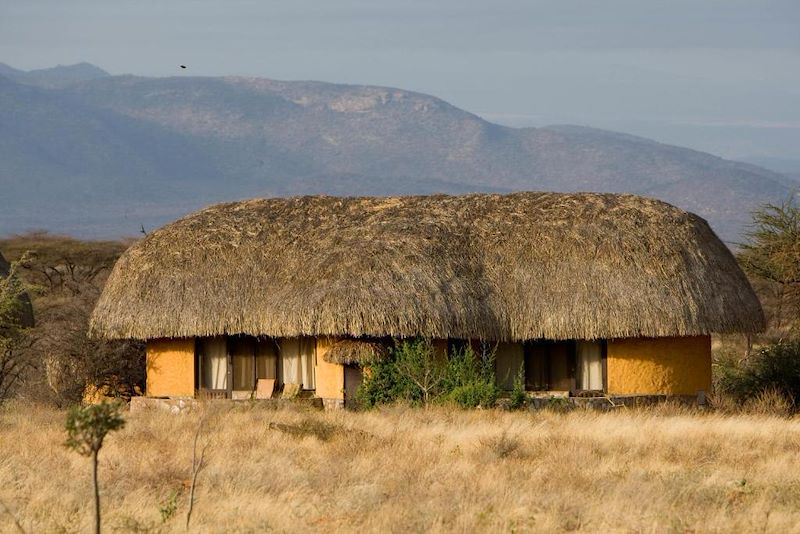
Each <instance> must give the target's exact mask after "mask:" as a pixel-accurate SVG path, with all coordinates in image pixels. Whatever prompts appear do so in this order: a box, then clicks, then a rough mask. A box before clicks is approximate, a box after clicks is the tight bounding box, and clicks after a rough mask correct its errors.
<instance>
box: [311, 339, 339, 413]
mask: <svg viewBox="0 0 800 534" xmlns="http://www.w3.org/2000/svg"><path fill="white" fill-rule="evenodd" d="M336 341H337V340H336V339H335V338H325V337H321V338H317V366H316V380H317V391H316V395H317V397H320V398H322V399H337V400H343V399H344V366H343V365H341V364H338V363H329V362H326V361H325V359H324V356H325V353H326V352H327V351H328V349H329V348H330V347H331V346H332V345H333V344H334V343H335V342H336Z"/></svg>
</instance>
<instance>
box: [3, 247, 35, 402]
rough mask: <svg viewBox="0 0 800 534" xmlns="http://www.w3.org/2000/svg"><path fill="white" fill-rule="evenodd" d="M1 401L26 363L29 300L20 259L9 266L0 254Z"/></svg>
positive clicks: (25, 366)
mask: <svg viewBox="0 0 800 534" xmlns="http://www.w3.org/2000/svg"><path fill="white" fill-rule="evenodd" d="M0 263H2V265H0V401H2V400H3V399H5V398H7V397H8V395H9V392H10V390H11V388H12V387H13V386H14V384H15V383H16V382H17V381H18V380H19V378H20V376H21V375H22V373H23V372H24V371H25V369H26V368H27V367H28V366H29V363H30V362H29V361H28V358H27V357H26V355H25V350H24V349H25V342H26V340H27V337H28V330H29V328H28V327H29V324H30V323H31V322H32V320H31V319H30V317H29V315H30V310H29V307H30V301H29V300H28V298H27V294H26V289H27V288H26V286H25V284H24V283H23V282H22V281H21V280H20V278H19V277H18V276H17V268H18V266H19V262H14V263H12V264H11V265H10V266H8V265H7V264H6V263H5V261H4V260H3V258H2V256H0Z"/></svg>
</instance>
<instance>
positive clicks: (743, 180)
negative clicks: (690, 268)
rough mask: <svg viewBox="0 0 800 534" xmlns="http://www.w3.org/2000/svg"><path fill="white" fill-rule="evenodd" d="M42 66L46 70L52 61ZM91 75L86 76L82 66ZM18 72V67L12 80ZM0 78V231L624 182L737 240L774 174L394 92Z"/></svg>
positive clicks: (89, 228)
mask: <svg viewBox="0 0 800 534" xmlns="http://www.w3.org/2000/svg"><path fill="white" fill-rule="evenodd" d="M48 70H49V69H48ZM87 72H88V71H87ZM15 79H16V80H18V81H19V80H20V77H19V75H15ZM58 85H59V87H58V88H57V89H56V88H53V86H52V85H51V86H50V88H42V87H32V86H30V85H23V84H21V83H18V82H14V81H12V80H10V79H5V80H0V161H4V162H6V161H8V162H11V164H10V165H7V164H5V165H3V166H2V168H0V186H2V188H3V189H2V190H3V191H4V192H5V191H10V195H5V194H4V195H3V197H2V198H0V234H2V233H8V232H13V231H20V230H23V229H25V228H29V227H44V228H49V229H52V230H54V231H61V232H77V233H81V234H85V235H119V234H132V233H135V232H136V231H137V230H138V229H139V225H140V224H145V225H146V226H147V227H152V226H155V225H157V224H161V223H162V222H166V221H167V220H170V219H172V218H175V217H176V216H178V215H179V214H181V213H183V212H185V211H186V210H189V209H192V208H195V207H198V206H201V205H204V204H206V203H209V202H212V201H216V200H225V199H231V198H240V197H248V196H255V195H290V194H306V193H330V194H339V195H358V194H406V193H432V192H452V193H458V192H466V191H500V192H503V191H511V190H520V189H527V190H555V191H627V192H633V193H639V194H644V195H649V196H654V197H657V198H662V199H664V200H666V201H668V202H672V203H674V204H676V205H678V206H681V207H683V208H686V209H689V210H691V211H694V212H696V213H699V214H701V215H703V216H704V217H706V218H707V219H709V221H710V222H711V223H712V225H713V226H714V227H715V228H716V229H717V231H718V232H719V233H720V234H721V235H722V236H723V238H726V239H728V240H736V239H737V238H738V235H739V234H740V231H741V227H742V225H743V223H745V222H746V221H747V220H748V217H749V213H748V212H749V210H750V209H752V208H753V207H755V206H756V205H757V204H759V203H761V202H765V201H776V200H778V199H781V198H785V196H786V195H787V194H788V192H789V190H790V187H791V185H790V184H791V182H789V180H788V179H787V178H785V177H783V176H781V175H780V174H777V173H774V172H771V171H767V170H766V169H763V168H760V167H757V166H754V165H750V164H744V163H736V162H732V161H727V160H724V159H721V158H718V157H715V156H712V155H710V154H706V153H702V152H696V151H693V150H689V149H685V148H679V147H675V146H669V145H663V144H660V143H656V142H654V141H650V140H647V139H643V138H639V137H634V136H630V135H625V134H619V133H615V132H608V131H602V130H595V129H591V128H584V127H578V126H551V127H546V128H510V127H504V126H499V125H496V124H493V123H490V122H487V121H485V120H483V119H481V118H479V117H477V116H475V115H473V114H471V113H468V112H466V111H463V110H461V109H458V108H456V107H453V106H451V105H450V104H448V103H446V102H444V101H442V100H440V99H437V98H435V97H432V96H428V95H424V94H419V93H414V92H410V91H403V90H400V89H393V88H385V87H370V86H350V85H335V84H328V83H320V82H281V81H274V80H267V79H253V78H233V77H231V78H192V77H179V78H141V77H134V76H100V77H96V78H92V79H86V80H82V81H73V82H70V83H60V84H58Z"/></svg>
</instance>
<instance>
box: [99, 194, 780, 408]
mask: <svg viewBox="0 0 800 534" xmlns="http://www.w3.org/2000/svg"><path fill="white" fill-rule="evenodd" d="M763 327H764V317H763V313H762V310H761V307H760V305H759V302H758V299H757V298H756V296H755V294H754V293H753V290H752V288H751V287H750V285H749V283H748V281H747V279H746V277H745V276H744V274H743V273H742V271H741V270H740V269H739V267H738V265H737V264H736V261H735V259H734V257H733V255H732V254H731V252H730V251H729V250H728V248H727V247H726V246H725V245H724V244H723V243H722V242H721V241H720V240H719V238H717V236H716V235H715V234H714V233H713V231H712V230H711V229H710V228H709V226H708V224H707V223H706V222H705V221H704V220H703V219H701V218H700V217H698V216H696V215H693V214H691V213H687V212H684V211H682V210H680V209H677V208H675V207H673V206H671V205H669V204H665V203H663V202H659V201H656V200H651V199H647V198H642V197H637V196H632V195H620V194H589V193H575V194H561V193H514V194H509V195H489V194H471V195H463V196H445V195H434V196H416V197H389V198H366V197H365V198H336V197H325V196H317V197H296V198H283V199H259V200H248V201H243V202H236V203H228V204H220V205H215V206H211V207H209V208H206V209H204V210H201V211H199V212H196V213H193V214H190V215H188V216H186V217H184V218H182V219H180V220H178V221H176V222H174V223H171V224H168V225H166V226H164V227H163V228H161V229H159V230H157V231H155V232H153V233H152V234H150V235H148V236H147V237H146V238H145V239H143V240H141V241H140V242H138V243H136V244H135V245H133V246H132V247H131V248H130V249H129V250H128V251H127V252H125V254H124V255H123V256H122V257H121V258H120V259H119V261H118V262H117V265H116V266H115V268H114V270H113V272H112V274H111V276H110V278H109V280H108V283H107V285H106V287H105V290H104V291H103V294H102V296H101V297H100V300H99V302H98V304H97V307H96V308H95V310H94V314H93V316H92V319H91V324H90V330H91V333H92V334H93V335H95V336H99V337H104V338H136V339H142V340H146V341H147V395H148V396H154V397H196V396H203V397H226V398H249V397H251V396H253V395H254V391H255V390H256V389H257V387H258V384H259V380H274V381H275V383H276V384H277V388H278V389H280V387H281V385H282V384H289V385H291V389H296V388H300V389H303V390H307V391H308V392H309V393H307V394H308V395H316V396H317V397H321V398H323V399H324V400H325V401H326V403H327V404H329V405H336V404H341V403H342V401H343V400H344V399H345V396H346V394H349V395H352V392H353V390H354V389H355V387H356V386H357V384H358V382H359V380H360V376H361V375H360V367H361V365H363V364H366V363H368V362H369V361H370V359H373V358H379V357H382V356H383V354H384V353H385V350H384V349H383V347H385V346H386V344H387V343H390V342H391V340H392V339H397V338H404V337H412V336H424V337H426V338H430V339H432V340H434V343H435V345H436V346H437V347H441V349H442V350H444V349H445V348H446V347H447V345H448V342H449V343H453V342H458V341H459V340H461V341H464V340H471V341H473V342H475V341H479V340H480V341H484V342H486V343H490V344H492V345H493V346H494V347H496V350H497V353H496V371H497V380H498V383H499V385H500V386H501V387H504V388H510V385H511V382H513V378H514V377H515V376H516V373H517V370H518V369H519V367H520V366H522V367H523V368H524V374H525V377H526V384H527V387H528V388H529V389H531V390H541V391H561V392H573V394H574V393H576V392H586V391H591V392H598V394H599V392H603V393H605V394H609V395H627V394H641V395H645V394H665V395H696V394H698V392H701V391H707V390H708V389H709V388H710V385H711V342H710V334H712V333H732V332H742V333H750V332H757V331H760V330H762V329H763ZM270 384H271V383H270Z"/></svg>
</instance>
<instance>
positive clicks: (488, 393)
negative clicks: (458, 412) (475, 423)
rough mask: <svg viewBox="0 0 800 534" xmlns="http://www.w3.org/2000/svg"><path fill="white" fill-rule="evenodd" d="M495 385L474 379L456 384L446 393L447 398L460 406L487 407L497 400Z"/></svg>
mask: <svg viewBox="0 0 800 534" xmlns="http://www.w3.org/2000/svg"><path fill="white" fill-rule="evenodd" d="M497 393H498V392H497V387H496V386H495V385H494V383H490V382H486V381H475V382H470V383H469V384H464V385H463V386H456V387H455V388H453V389H452V390H451V391H450V392H449V393H448V394H447V400H449V401H452V402H454V403H456V404H458V405H459V406H461V407H462V408H477V407H478V406H481V407H484V408H489V407H491V406H494V405H495V403H496V402H497Z"/></svg>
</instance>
